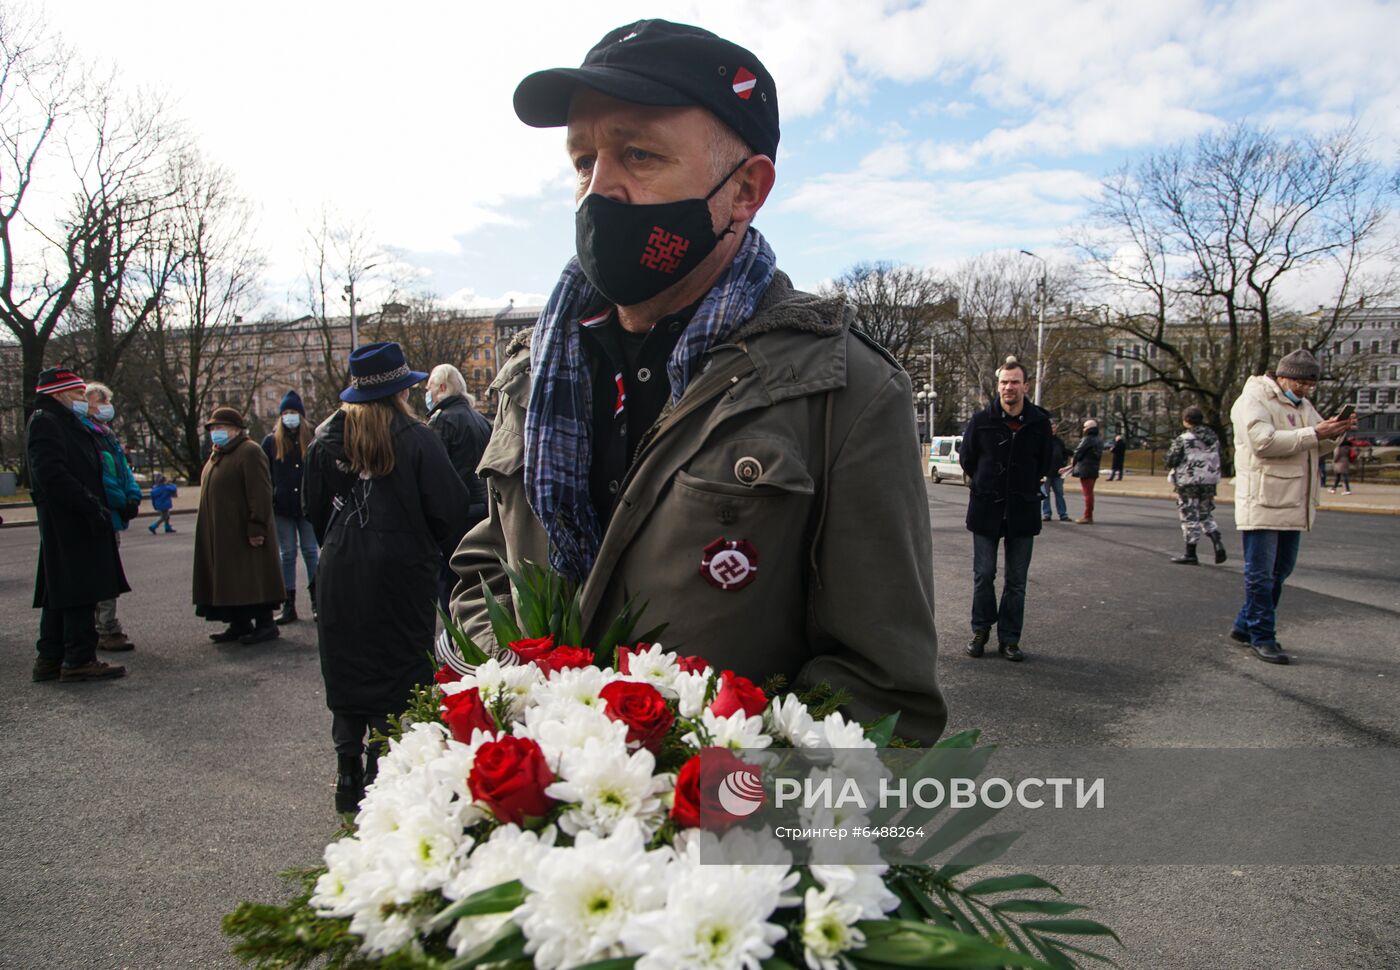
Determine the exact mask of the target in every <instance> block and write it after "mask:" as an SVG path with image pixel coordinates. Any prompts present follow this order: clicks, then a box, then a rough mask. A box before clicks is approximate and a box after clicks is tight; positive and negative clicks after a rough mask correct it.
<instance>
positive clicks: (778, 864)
mask: <svg viewBox="0 0 1400 970" xmlns="http://www.w3.org/2000/svg"><path fill="white" fill-rule="evenodd" d="M675 848H676V855H677V856H680V857H682V858H685V859H686V860H687V861H689V863H690V864H691V865H697V866H698V865H701V864H706V865H714V864H721V865H727V866H738V867H739V868H741V869H743V870H745V871H748V870H750V869H756V868H759V867H770V868H775V869H777V870H778V872H777V876H778V878H779V882H781V881H782V880H783V879H786V878H787V876H788V870H790V869H791V868H792V852H791V851H789V850H788V848H787V846H786V845H784V844H783V843H782V841H781V840H780V839H778V838H777V837H776V836H774V835H773V830H772V829H771V828H768V827H767V826H764V827H763V828H762V829H757V830H754V829H745V828H732V829H729V830H728V831H727V832H725V833H724V834H723V835H716V834H715V833H714V832H708V831H706V830H705V829H699V828H696V829H682V830H681V831H680V832H678V833H677V834H676V839H675ZM790 882H791V884H795V883H796V876H795V875H794V876H793V877H792V879H791V881H790ZM784 888H785V889H786V888H788V887H784ZM798 902H800V900H799V899H798V898H797V897H796V896H784V897H783V898H782V899H780V900H779V904H778V905H779V906H796V905H797V904H798Z"/></svg>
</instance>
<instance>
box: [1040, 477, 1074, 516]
mask: <svg viewBox="0 0 1400 970" xmlns="http://www.w3.org/2000/svg"><path fill="white" fill-rule="evenodd" d="M1051 491H1053V492H1054V493H1055V508H1056V510H1057V511H1058V512H1059V513H1060V518H1062V519H1067V518H1069V509H1067V508H1065V480H1064V479H1063V478H1061V477H1060V476H1059V475H1051V476H1050V477H1049V478H1047V479H1045V484H1044V485H1042V486H1040V517H1041V518H1042V519H1048V518H1050V493H1051Z"/></svg>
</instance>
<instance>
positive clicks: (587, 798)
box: [545, 732, 672, 838]
mask: <svg viewBox="0 0 1400 970" xmlns="http://www.w3.org/2000/svg"><path fill="white" fill-rule="evenodd" d="M624 738H625V732H624ZM655 770H656V758H655V757H653V756H652V753H651V752H650V751H647V750H646V749H645V748H643V749H641V750H639V751H635V752H632V753H631V754H628V752H627V748H626V747H625V742H624V746H619V745H617V744H616V743H614V742H611V741H600V740H598V739H596V738H589V739H588V740H587V741H585V742H584V744H583V746H582V747H580V748H574V749H572V750H568V751H565V752H564V755H563V758H562V760H561V762H560V767H559V775H560V777H561V778H562V780H561V781H557V782H555V783H554V784H552V785H550V786H549V787H548V788H546V789H545V794H546V795H548V796H550V797H551V798H555V799H558V800H559V801H561V802H565V803H567V804H568V805H570V806H571V807H570V808H569V809H568V810H567V811H565V812H564V814H563V815H562V816H561V817H560V819H559V827H560V828H562V829H563V830H564V831H565V832H568V833H569V834H570V835H573V834H576V833H578V832H580V831H583V830H587V831H590V832H593V833H595V834H597V835H607V834H608V833H610V832H612V831H614V830H615V829H616V828H617V826H618V825H619V824H621V822H622V821H623V820H624V819H634V820H636V821H637V822H638V823H640V824H641V826H642V833H643V835H644V836H646V837H648V838H649V837H650V836H651V833H652V832H653V831H654V830H655V828H656V825H657V824H658V823H659V822H660V821H661V815H662V805H661V799H660V798H659V797H658V796H659V795H660V794H661V793H662V792H665V791H666V790H668V789H669V788H670V787H671V784H672V782H671V780H670V778H669V776H667V775H655V774H653V772H655Z"/></svg>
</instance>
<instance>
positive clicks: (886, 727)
mask: <svg viewBox="0 0 1400 970" xmlns="http://www.w3.org/2000/svg"><path fill="white" fill-rule="evenodd" d="M898 721H899V712H898V711H896V712H895V713H893V714H888V715H886V716H885V717H882V718H880V720H878V721H876V722H875V723H874V724H872V725H870V727H868V728H866V729H865V738H866V740H867V741H870V742H871V743H873V744H874V745H875V747H877V748H888V747H889V746H890V739H891V738H893V737H894V726H895V724H896V723H897V722H898Z"/></svg>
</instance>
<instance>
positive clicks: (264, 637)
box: [238, 614, 282, 646]
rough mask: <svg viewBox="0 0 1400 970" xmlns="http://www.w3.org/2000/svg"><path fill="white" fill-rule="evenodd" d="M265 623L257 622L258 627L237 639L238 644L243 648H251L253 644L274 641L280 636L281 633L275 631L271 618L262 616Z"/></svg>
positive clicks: (275, 625)
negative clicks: (242, 645)
mask: <svg viewBox="0 0 1400 970" xmlns="http://www.w3.org/2000/svg"><path fill="white" fill-rule="evenodd" d="M263 617H264V619H265V620H266V622H263V621H262V620H259V621H258V625H257V626H255V627H253V629H252V630H250V631H249V632H247V633H245V634H243V636H241V637H239V638H238V642H239V643H241V644H244V645H245V646H252V645H253V644H255V643H266V642H267V641H269V640H276V639H277V638H278V637H280V636H281V635H282V631H281V630H279V629H277V624H276V623H273V622H272V617H271V616H270V615H268V614H263Z"/></svg>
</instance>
